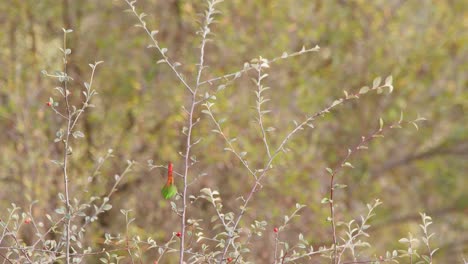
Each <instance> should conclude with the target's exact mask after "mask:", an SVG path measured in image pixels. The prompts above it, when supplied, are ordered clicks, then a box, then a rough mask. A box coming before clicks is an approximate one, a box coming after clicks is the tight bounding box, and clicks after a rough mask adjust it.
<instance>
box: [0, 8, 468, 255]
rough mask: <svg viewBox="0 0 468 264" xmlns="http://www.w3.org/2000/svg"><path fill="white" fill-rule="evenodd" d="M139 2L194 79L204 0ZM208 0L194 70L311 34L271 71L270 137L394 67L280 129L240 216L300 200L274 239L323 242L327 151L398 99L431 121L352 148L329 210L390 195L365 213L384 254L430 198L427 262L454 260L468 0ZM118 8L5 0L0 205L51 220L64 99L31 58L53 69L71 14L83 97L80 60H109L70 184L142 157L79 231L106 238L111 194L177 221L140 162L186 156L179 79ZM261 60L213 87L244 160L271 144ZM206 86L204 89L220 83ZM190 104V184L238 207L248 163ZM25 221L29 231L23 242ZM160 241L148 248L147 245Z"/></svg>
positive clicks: (247, 183)
mask: <svg viewBox="0 0 468 264" xmlns="http://www.w3.org/2000/svg"><path fill="white" fill-rule="evenodd" d="M137 7H138V9H139V10H140V12H141V11H144V12H145V13H147V14H149V17H147V20H146V21H147V23H148V25H149V27H150V28H151V29H152V30H155V29H158V30H159V32H160V33H159V34H158V40H159V41H160V43H162V46H164V47H168V54H169V56H170V57H171V58H172V59H173V60H174V61H180V62H181V63H182V64H183V66H181V69H182V71H183V72H184V73H185V75H186V76H187V77H188V78H189V80H191V81H193V76H194V73H195V70H196V68H195V63H196V62H197V61H198V45H199V37H198V36H197V35H196V34H194V32H196V31H197V30H198V27H199V23H198V21H199V20H200V16H199V13H201V12H203V10H204V8H205V3H204V1H201V0H200V1H192V0H190V1H189V0H170V1H169V0H144V1H143V0H141V1H139V2H138V3H137ZM218 7H219V8H220V10H221V11H222V13H221V14H220V15H219V16H218V17H217V24H215V26H214V27H213V28H212V31H213V32H214V33H215V35H214V36H212V39H213V41H212V42H210V43H209V45H208V46H207V57H206V59H207V65H209V68H208V69H207V70H206V72H205V74H204V76H203V78H204V79H208V78H211V77H216V76H221V75H223V74H226V73H230V72H233V71H237V70H239V69H241V68H242V66H243V64H244V62H246V61H250V60H251V59H252V58H255V57H258V56H263V57H265V58H273V57H277V56H281V54H282V53H283V52H284V51H286V52H293V51H298V50H300V49H301V47H302V46H303V45H305V46H306V47H313V46H315V45H316V44H318V45H319V46H320V47H321V50H320V52H318V53H309V54H307V55H304V56H300V57H294V58H291V59H288V60H286V61H284V60H283V61H281V62H279V63H275V64H272V67H271V69H269V72H268V73H269V74H270V76H269V77H268V78H267V79H266V81H265V83H266V84H267V85H268V86H270V87H271V90H269V91H268V92H267V97H269V98H270V99H271V101H270V102H269V103H267V104H266V107H267V108H269V109H270V110H272V113H271V114H270V115H269V116H268V117H267V119H266V121H265V122H266V123H267V125H268V126H273V127H275V128H276V131H275V132H274V133H270V134H269V137H270V139H271V141H272V144H274V145H277V144H278V143H279V142H278V141H279V140H280V139H281V137H282V136H283V135H284V134H285V133H286V132H287V131H288V130H289V129H291V128H292V127H293V126H294V124H293V120H297V121H300V120H303V118H304V117H305V116H306V115H308V114H311V113H315V112H317V111H319V110H321V109H322V108H324V107H325V106H326V105H327V104H329V103H330V102H332V101H333V100H334V99H335V98H337V97H341V96H342V94H343V90H347V91H355V92H356V91H358V90H359V88H360V87H362V86H364V85H369V84H370V83H371V82H372V80H373V79H374V78H375V77H377V76H383V77H385V76H387V75H393V79H394V86H395V91H394V93H393V94H391V95H377V94H370V95H368V96H365V97H363V98H362V99H361V100H359V101H353V102H351V103H347V104H345V105H344V106H343V107H339V108H338V110H335V111H334V112H332V113H331V114H329V115H327V116H326V117H325V118H321V119H318V120H317V121H316V122H315V128H314V129H307V130H305V131H303V132H301V134H300V135H299V136H297V137H296V138H294V139H293V140H292V141H291V142H290V144H288V148H289V149H291V151H290V152H289V153H288V154H283V155H281V156H280V157H279V158H278V159H277V161H276V163H275V165H274V167H275V169H274V170H273V171H272V172H271V173H270V175H269V176H268V177H267V179H266V180H265V182H264V184H263V189H262V191H261V192H259V193H258V195H257V196H256V198H255V199H254V202H253V203H252V204H251V206H252V209H251V210H249V211H248V214H247V215H246V217H245V218H244V221H243V224H244V226H248V225H250V223H251V222H252V221H253V220H254V219H259V220H267V221H268V223H269V225H268V230H272V229H273V227H274V226H278V225H280V224H281V223H282V221H283V215H284V214H288V213H290V212H292V211H293V210H294V205H295V203H297V202H298V203H301V204H306V205H307V209H306V210H304V211H303V213H302V216H301V217H300V218H296V219H295V220H294V221H293V224H292V225H291V226H289V228H288V229H287V231H286V232H284V233H283V235H282V236H284V237H283V238H284V239H285V240H286V241H290V242H291V243H293V242H294V241H296V239H297V235H298V234H299V233H303V234H304V235H305V238H306V239H307V240H309V241H310V242H311V243H312V244H313V245H316V246H319V245H323V244H327V243H330V242H331V230H330V228H329V224H328V223H327V222H326V217H327V216H328V214H329V209H328V207H327V206H325V205H322V204H320V200H321V199H322V198H323V197H324V196H326V195H327V188H328V182H329V179H328V176H327V174H326V173H325V170H324V169H325V168H326V167H329V166H332V165H334V164H336V162H337V161H338V160H339V159H340V158H341V157H342V156H343V155H345V154H346V151H347V149H348V148H349V147H350V146H353V145H355V144H356V143H357V142H358V141H359V140H360V137H361V136H362V135H368V134H370V133H371V132H373V131H374V130H375V129H376V128H377V127H378V120H379V117H382V118H383V119H384V120H385V121H386V122H388V123H390V122H395V121H398V119H399V117H400V111H403V113H404V116H405V118H407V119H415V118H416V117H417V116H418V115H419V116H422V117H425V118H427V119H428V121H427V122H424V124H422V125H421V126H420V129H419V131H416V130H415V129H414V128H413V127H409V126H406V127H404V128H403V129H400V130H393V131H391V133H389V134H387V135H386V136H385V138H383V139H379V140H376V141H374V142H373V143H372V144H371V145H370V147H369V150H368V151H366V152H361V153H360V154H359V157H358V158H354V159H353V160H352V163H353V164H354V166H355V167H356V168H355V169H353V170H347V171H345V173H342V174H340V175H339V176H338V180H337V181H338V182H339V183H342V184H346V185H347V186H348V188H346V189H344V190H343V191H341V192H340V193H339V194H338V197H337V199H336V201H337V203H338V204H339V208H338V215H337V217H338V220H346V221H349V220H351V219H354V218H357V217H358V216H359V214H363V213H365V204H366V203H369V202H372V201H373V200H374V199H375V198H380V199H381V200H382V201H383V202H384V204H383V205H382V206H381V207H380V208H379V209H378V210H377V216H376V218H375V219H373V221H372V222H371V224H373V227H372V229H371V231H370V234H371V237H370V238H369V240H368V241H369V242H370V243H371V244H372V245H373V246H374V247H373V248H371V249H369V250H368V251H366V254H368V256H374V255H377V256H378V255H383V254H384V253H385V250H393V249H398V248H402V246H403V245H402V244H400V243H398V239H399V238H401V237H403V236H406V235H407V233H408V232H409V231H411V232H413V233H418V232H419V231H418V229H417V228H418V227H417V224H419V222H420V217H419V214H418V212H426V213H427V214H429V215H431V216H432V217H433V219H434V225H433V226H431V227H432V230H433V231H434V232H435V233H436V239H435V243H436V246H437V247H440V248H441V250H440V251H439V252H438V253H437V254H436V256H437V258H436V260H438V261H437V262H439V263H455V262H458V263H460V262H461V261H462V257H463V254H465V257H466V254H467V253H468V251H467V249H468V247H467V245H468V231H467V230H468V229H467V228H468V221H467V219H468V218H467V212H468V211H467V210H468V209H467V208H468V207H467V206H468V196H467V193H468V192H467V188H466V186H467V173H466V172H467V171H468V170H467V169H468V168H467V164H468V163H467V162H466V160H467V154H468V140H467V139H468V133H467V125H466V124H467V123H468V118H467V115H466V110H467V106H468V104H467V103H468V93H467V90H466V86H467V76H468V75H467V72H468V71H467V70H468V65H467V64H468V60H467V59H468V34H467V31H466V29H467V26H468V17H467V15H466V14H467V11H468V10H467V4H466V1H463V0H438V1H429V0H420V1H404V0H376V1H366V0H355V1H342V0H336V1H310V0H294V1H283V0H229V1H225V2H224V3H222V4H220V5H218ZM127 8H128V7H127V6H126V4H125V2H124V1H123V0H122V1H117V0H112V1H71V0H62V1H51V0H43V1H36V0H22V1H19V0H13V1H2V2H0V22H1V25H2V29H1V30H0V70H1V71H0V128H1V131H2V133H1V134H0V142H1V144H0V148H1V155H0V168H2V169H1V170H0V208H1V210H0V212H1V213H0V214H1V215H3V213H4V212H5V209H6V208H8V207H9V205H10V203H12V202H14V203H16V204H17V205H20V206H22V207H23V208H28V206H29V204H30V203H31V201H32V200H38V201H39V203H38V204H37V205H36V206H35V207H34V211H33V212H34V215H35V217H36V218H37V219H44V218H45V213H47V212H49V213H50V212H52V211H53V210H54V208H56V206H57V203H58V202H57V193H58V192H60V191H61V190H62V178H61V176H60V171H59V169H58V168H57V166H55V165H53V164H52V163H51V162H50V160H53V159H58V157H60V155H61V153H60V148H59V147H58V145H56V144H54V143H53V139H54V135H55V132H56V131H57V130H58V129H59V128H60V127H61V126H63V125H64V124H63V123H62V121H61V120H60V119H59V118H58V117H57V116H56V115H55V114H54V113H53V112H52V111H50V109H48V108H47V107H46V105H45V103H46V102H47V101H48V98H49V97H54V98H58V94H57V93H55V92H54V90H53V88H54V87H55V86H56V85H57V83H54V82H53V81H51V80H47V79H45V78H43V77H41V75H40V71H41V70H42V69H46V70H48V71H51V70H55V69H57V70H58V69H60V68H61V57H60V53H59V52H58V47H60V46H61V41H62V30H61V28H62V27H63V28H71V29H73V30H74V32H73V33H72V34H71V35H70V36H71V38H70V41H69V46H70V48H71V49H72V55H71V61H70V74H71V75H72V76H73V78H74V85H75V86H74V87H75V88H72V94H74V91H73V90H74V89H76V94H74V96H75V97H74V100H76V102H77V103H78V102H79V101H80V100H81V99H80V96H79V91H78V89H80V85H82V83H83V82H84V81H86V80H87V79H88V78H89V74H90V68H89V67H88V63H93V62H94V61H98V60H103V61H105V63H104V64H103V66H101V67H100V68H99V69H98V72H97V76H96V79H95V87H96V89H97V90H98V92H99V95H98V96H97V97H95V100H94V103H95V105H96V106H97V107H96V108H94V109H91V111H88V112H87V113H86V115H85V119H84V120H83V122H81V124H80V126H81V128H80V129H81V130H82V131H83V132H84V133H85V135H86V137H85V139H83V140H80V141H76V142H75V143H74V154H73V159H72V169H71V170H72V171H71V175H72V179H71V184H72V188H73V189H72V194H73V195H74V196H75V197H77V198H79V199H85V197H89V196H90V195H91V194H93V195H102V194H104V193H105V192H106V191H107V190H109V188H110V186H111V184H113V175H114V174H118V173H120V172H121V171H122V170H123V169H124V167H125V165H126V164H125V160H126V159H132V160H135V161H137V162H138V163H139V166H138V167H137V168H136V169H135V170H134V172H133V173H132V174H131V175H130V176H129V177H128V178H126V179H125V180H124V183H123V185H122V186H121V188H120V189H119V191H118V192H117V193H116V194H115V196H114V197H113V202H112V204H113V207H114V209H113V210H111V211H110V212H109V213H106V214H105V215H104V216H103V217H101V218H100V219H99V222H98V223H96V224H95V225H93V226H92V229H94V230H95V232H88V235H89V240H88V241H89V243H90V244H91V245H94V246H96V245H97V247H98V248H99V247H100V246H102V245H101V243H102V242H103V233H104V232H112V233H117V232H122V231H123V230H124V224H125V223H124V218H123V215H121V214H120V213H119V210H118V209H117V208H125V209H132V210H133V212H132V214H133V216H135V217H136V219H137V220H136V224H135V225H133V226H132V229H131V232H132V233H133V234H139V235H141V236H142V237H147V236H152V237H154V238H155V239H157V240H160V241H164V240H166V239H167V238H168V236H170V234H171V233H172V232H177V231H178V227H177V226H176V225H174V224H173V222H174V221H178V217H177V216H176V215H175V214H173V213H171V211H170V206H169V203H168V202H167V201H163V200H162V199H161V195H160V192H159V190H160V187H161V186H162V185H163V182H164V178H163V175H164V171H162V170H159V171H158V170H152V171H149V170H148V168H147V166H146V162H147V160H150V159H152V160H154V162H155V164H166V162H167V161H172V162H173V163H174V164H175V168H176V170H181V169H182V166H183V164H182V158H181V156H180V155H179V154H178V153H179V152H180V151H183V148H184V143H185V139H184V136H183V135H182V134H181V130H182V128H183V126H184V122H185V116H184V114H183V111H182V108H181V106H183V105H187V104H188V95H187V93H186V92H185V90H184V88H183V87H182V86H181V85H180V84H179V82H178V81H177V80H176V78H175V76H174V75H173V73H172V72H171V71H170V69H169V68H168V67H167V66H165V65H163V64H160V65H157V64H156V61H157V60H158V59H159V57H158V55H157V54H154V53H153V50H149V49H146V48H145V47H146V46H147V45H148V44H149V41H148V36H147V35H145V34H144V33H143V32H142V30H141V29H139V28H136V27H134V24H135V23H136V20H135V17H133V16H132V15H131V14H130V13H126V12H124V10H125V9H127ZM254 74H255V73H253V72H252V74H251V76H248V75H246V76H243V77H242V78H240V79H238V80H236V81H235V82H234V83H233V84H231V85H229V86H228V87H227V88H226V89H225V90H223V91H222V92H220V93H218V94H217V100H216V104H215V106H214V108H213V109H214V111H215V112H216V114H217V117H218V118H226V122H225V123H224V124H223V125H224V127H225V132H226V133H227V134H228V135H229V136H230V137H238V138H239V140H238V143H237V144H238V145H237V146H238V148H239V149H240V150H242V151H246V152H248V153H247V156H246V157H247V159H248V160H249V162H250V163H251V164H254V165H256V166H262V164H263V162H264V161H265V157H266V156H265V152H264V149H263V145H262V142H261V134H260V131H259V129H258V125H256V123H255V122H254V120H255V118H256V112H255V109H254V106H255V96H254V90H255V87H254V86H253V85H252V83H251V82H250V80H249V79H250V77H253V76H254ZM216 84H221V83H219V82H218V83H216ZM216 86H217V85H213V86H209V85H207V86H205V88H204V89H206V90H207V91H215V90H216ZM199 110H201V109H199ZM198 116H199V117H201V120H202V122H201V123H200V125H199V126H197V127H196V130H195V134H196V137H201V138H202V139H203V141H202V143H200V144H199V145H197V146H196V147H195V149H194V151H195V152H194V154H195V155H196V156H197V159H198V160H199V161H200V162H199V163H197V164H196V166H194V167H193V170H192V173H191V174H190V176H191V177H192V178H195V177H196V176H197V175H198V174H200V173H202V172H204V173H207V176H204V177H201V178H199V180H198V181H197V182H196V184H194V185H192V186H191V191H192V192H193V193H195V194H196V193H197V191H198V190H199V189H200V188H203V187H210V188H212V189H217V190H220V192H221V197H222V199H223V200H224V203H225V206H226V207H227V209H232V210H236V211H237V210H238V206H239V200H238V199H237V198H238V197H239V196H240V195H246V193H247V192H248V191H249V190H250V187H251V184H252V183H253V179H252V178H251V177H249V176H248V174H247V173H246V171H245V169H244V168H243V167H242V166H241V165H240V164H239V161H238V160H237V159H236V158H235V157H234V156H233V155H231V154H229V153H226V152H224V151H223V148H224V147H225V144H224V142H223V140H222V139H221V138H220V137H219V136H217V135H216V134H213V133H211V132H210V131H211V129H213V128H214V127H213V124H212V122H210V120H209V119H208V118H206V116H204V115H203V114H202V113H200V112H199V111H198V112H197V117H198ZM108 148H112V149H114V154H115V157H114V158H112V159H110V160H109V161H107V162H106V163H105V165H104V166H103V167H102V169H101V174H100V175H99V176H98V177H97V179H96V181H94V182H93V183H92V186H89V185H88V183H87V178H88V176H89V175H90V174H91V173H92V171H93V169H94V168H95V166H96V161H97V160H98V158H99V157H102V156H104V155H105V153H106V152H107V149H108ZM179 186H180V185H179ZM87 190H88V192H86V191H87ZM213 212H214V211H213V209H212V208H211V207H210V206H209V205H207V204H205V203H198V202H197V203H195V204H194V205H193V206H192V207H190V208H189V214H190V215H191V216H192V217H193V218H201V219H205V220H206V221H205V222H204V223H203V226H204V227H205V228H208V230H210V229H209V227H210V222H209V218H210V217H209V216H210V215H211V214H213ZM44 221H45V222H47V221H46V220H44ZM30 231H31V232H32V230H30ZM31 235H32V233H30V232H29V233H28V230H27V229H26V230H25V231H24V239H25V240H26V241H28V240H32V239H33V238H32V236H31ZM28 237H30V238H28ZM273 243H274V240H273V235H272V234H271V232H270V231H268V232H267V233H266V234H265V235H264V236H263V237H262V238H259V239H255V240H253V241H252V244H254V245H255V246H254V247H253V249H254V250H253V252H252V253H251V254H252V257H251V260H253V261H255V262H263V261H261V260H264V261H266V260H268V259H271V254H272V250H273ZM421 250H423V248H421ZM153 254H154V253H152V252H151V251H150V252H148V253H147V256H149V259H151V256H152V255H153ZM167 261H169V260H167ZM317 261H318V260H317ZM263 263H266V262H263Z"/></svg>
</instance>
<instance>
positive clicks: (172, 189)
mask: <svg viewBox="0 0 468 264" xmlns="http://www.w3.org/2000/svg"><path fill="white" fill-rule="evenodd" d="M172 169H173V168H172V163H171V162H169V164H168V165H167V182H166V184H165V185H164V187H163V188H162V189H161V194H162V196H163V197H164V199H166V200H169V199H171V198H172V197H174V195H176V194H177V187H176V186H175V184H174V177H173V176H172Z"/></svg>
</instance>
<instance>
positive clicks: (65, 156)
mask: <svg viewBox="0 0 468 264" xmlns="http://www.w3.org/2000/svg"><path fill="white" fill-rule="evenodd" d="M66 50H67V32H64V34H63V54H64V57H63V72H64V73H65V74H66V75H67V63H68V62H67V52H66ZM64 89H65V95H64V96H65V104H66V105H65V106H66V111H67V132H66V134H65V140H64V154H63V167H62V170H63V181H64V185H65V186H64V187H65V205H66V213H65V218H66V220H65V260H66V263H67V264H69V263H70V235H71V229H70V225H71V204H70V190H69V179H68V155H69V153H68V151H69V147H70V145H69V144H70V143H69V140H70V135H71V133H72V124H73V120H72V110H71V108H70V103H69V101H68V96H69V95H70V93H69V91H68V75H67V76H65V80H64ZM70 154H71V153H70Z"/></svg>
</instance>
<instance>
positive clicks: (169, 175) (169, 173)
mask: <svg viewBox="0 0 468 264" xmlns="http://www.w3.org/2000/svg"><path fill="white" fill-rule="evenodd" d="M172 167H173V166H172V163H171V162H169V164H168V165H167V182H166V185H171V184H174V177H173V176H172V170H173V168H172Z"/></svg>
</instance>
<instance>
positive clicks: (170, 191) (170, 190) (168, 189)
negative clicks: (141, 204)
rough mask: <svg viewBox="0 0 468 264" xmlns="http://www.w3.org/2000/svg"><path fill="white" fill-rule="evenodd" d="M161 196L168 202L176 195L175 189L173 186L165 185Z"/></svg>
mask: <svg viewBox="0 0 468 264" xmlns="http://www.w3.org/2000/svg"><path fill="white" fill-rule="evenodd" d="M161 194H162V196H163V197H164V199H166V200H169V199H171V198H172V197H174V196H175V195H176V194H177V187H176V186H175V185H174V184H170V185H165V186H164V187H163V188H162V190H161Z"/></svg>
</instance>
